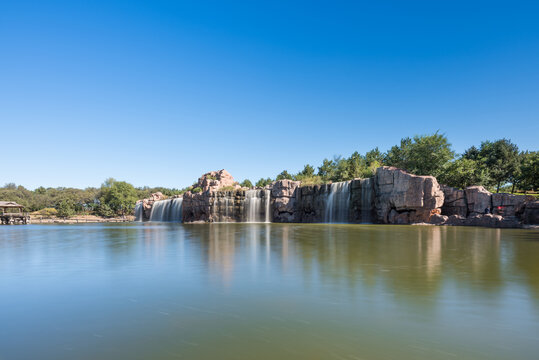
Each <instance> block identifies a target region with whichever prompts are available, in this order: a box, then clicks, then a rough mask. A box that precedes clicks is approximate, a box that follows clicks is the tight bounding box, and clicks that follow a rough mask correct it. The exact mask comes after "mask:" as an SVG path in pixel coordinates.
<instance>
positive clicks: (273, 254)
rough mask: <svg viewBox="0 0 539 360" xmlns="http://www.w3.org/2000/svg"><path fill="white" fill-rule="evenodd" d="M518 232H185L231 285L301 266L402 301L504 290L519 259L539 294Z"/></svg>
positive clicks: (333, 283)
mask: <svg viewBox="0 0 539 360" xmlns="http://www.w3.org/2000/svg"><path fill="white" fill-rule="evenodd" d="M142 231H143V232H144V236H143V239H144V243H145V244H149V243H153V245H152V246H156V244H165V243H166V237H165V238H162V237H163V236H165V235H164V234H166V233H167V231H170V229H166V228H164V229H161V232H159V231H158V229H147V230H146V229H144V230H142ZM516 233H518V230H516V231H515V230H500V229H485V228H472V227H470V228H463V227H436V226H379V225H365V226H358V225H326V224H324V225H316V224H315V225H313V224H301V225H286V224H271V225H269V224H211V225H183V226H182V234H185V238H186V239H190V241H189V242H188V244H189V249H188V252H189V253H190V254H192V255H194V254H200V256H201V259H200V260H201V261H202V264H203V266H204V267H206V268H207V269H208V271H209V272H210V275H211V276H212V277H213V278H214V279H220V281H222V282H223V283H224V284H225V285H230V283H231V282H232V280H233V276H234V272H235V271H240V268H239V267H238V266H242V268H241V271H242V273H241V275H240V274H238V275H240V276H246V274H250V275H252V276H253V277H256V274H257V273H256V272H257V271H260V270H261V269H266V272H267V273H268V274H270V275H271V276H274V277H279V276H283V275H286V274H287V273H288V274H291V273H294V272H298V271H299V272H300V273H301V280H302V281H303V282H304V285H306V286H310V285H314V286H317V285H318V283H319V284H321V285H323V286H330V287H331V288H332V289H334V290H335V291H343V290H346V291H353V292H355V291H357V290H362V291H369V289H371V290H374V289H383V290H384V291H386V292H387V294H389V295H390V296H395V297H399V298H403V297H406V296H413V297H417V296H424V297H425V298H427V297H431V296H432V295H435V294H440V295H443V293H441V289H442V288H443V286H444V285H449V284H452V286H453V287H454V289H455V290H456V291H458V292H459V293H461V294H462V295H463V296H464V295H466V296H474V294H476V293H479V294H480V295H481V296H484V292H489V293H491V294H492V295H496V294H497V293H499V292H500V291H502V290H503V282H504V275H505V276H507V274H505V273H504V269H507V266H505V267H504V263H505V264H506V265H507V264H509V265H511V264H513V263H514V265H512V266H511V267H510V268H511V269H515V270H516V271H518V272H522V273H524V276H525V277H526V279H528V282H529V284H530V285H531V287H532V288H533V289H534V291H535V296H538V297H539V265H538V264H539V261H535V259H534V258H535V257H536V254H537V252H538V251H539V250H535V252H534V251H530V249H531V246H532V245H536V246H538V247H539V243H530V242H517V241H512V240H513V238H514V236H513V235H514V234H516ZM524 234H526V236H527V234H529V233H526V232H524ZM109 236H110V238H111V239H113V240H112V243H113V244H115V245H113V246H116V247H119V248H122V247H124V246H130V245H129V240H126V237H127V239H132V237H133V234H132V233H130V232H128V233H126V234H124V235H122V234H121V233H119V232H118V233H114V232H111V234H110V235H109ZM122 238H123V240H121V239H122ZM163 239H164V240H163ZM502 240H504V241H502ZM122 241H124V242H125V241H127V243H125V244H122V243H121V242H122ZM147 246H149V245H147ZM162 246H164V245H162ZM197 249H198V250H197ZM243 266H245V270H244V268H243ZM244 272H245V273H244ZM294 275H295V274H294ZM505 280H507V278H505ZM255 281H256V279H255Z"/></svg>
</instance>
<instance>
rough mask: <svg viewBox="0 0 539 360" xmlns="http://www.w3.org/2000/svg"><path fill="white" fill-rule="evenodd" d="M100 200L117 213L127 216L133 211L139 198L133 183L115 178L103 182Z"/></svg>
mask: <svg viewBox="0 0 539 360" xmlns="http://www.w3.org/2000/svg"><path fill="white" fill-rule="evenodd" d="M99 200H100V202H101V204H104V205H107V206H108V207H110V209H111V210H112V211H113V212H114V213H115V214H118V215H122V216H125V215H126V214H128V213H131V212H133V210H134V208H135V203H136V201H137V200H138V199H137V192H136V190H135V188H134V187H133V185H131V184H129V183H126V182H125V181H115V180H113V181H110V182H105V183H104V184H103V187H102V188H101V197H100V199H99Z"/></svg>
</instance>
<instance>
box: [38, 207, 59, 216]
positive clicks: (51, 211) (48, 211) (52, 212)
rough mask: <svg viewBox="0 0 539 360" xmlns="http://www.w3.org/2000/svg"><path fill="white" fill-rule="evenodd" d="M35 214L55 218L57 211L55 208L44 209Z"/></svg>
mask: <svg viewBox="0 0 539 360" xmlns="http://www.w3.org/2000/svg"><path fill="white" fill-rule="evenodd" d="M35 214H37V215H42V216H56V215H57V214H58V210H56V209H55V208H44V209H41V210H39V211H36V212H35Z"/></svg>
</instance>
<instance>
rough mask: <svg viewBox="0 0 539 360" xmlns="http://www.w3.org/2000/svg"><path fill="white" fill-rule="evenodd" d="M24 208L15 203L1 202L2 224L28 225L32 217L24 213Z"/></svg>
mask: <svg viewBox="0 0 539 360" xmlns="http://www.w3.org/2000/svg"><path fill="white" fill-rule="evenodd" d="M23 209H24V206H22V205H19V204H17V203H16V202H14V201H0V224H1V225H14V224H28V223H29V222H30V216H29V215H28V213H25V212H23Z"/></svg>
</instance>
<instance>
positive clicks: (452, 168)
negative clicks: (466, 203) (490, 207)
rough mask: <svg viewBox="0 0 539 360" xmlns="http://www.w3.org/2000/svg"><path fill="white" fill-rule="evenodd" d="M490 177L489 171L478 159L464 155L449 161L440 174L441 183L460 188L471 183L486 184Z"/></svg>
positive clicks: (439, 180)
mask: <svg viewBox="0 0 539 360" xmlns="http://www.w3.org/2000/svg"><path fill="white" fill-rule="evenodd" d="M488 179H489V177H488V172H487V171H486V170H485V169H484V168H482V167H481V166H480V165H479V164H478V163H477V161H475V160H471V159H467V158H464V157H463V158H460V159H457V160H455V161H452V162H450V163H448V164H447V165H446V167H445V170H444V171H443V172H442V173H441V174H440V175H439V176H438V182H439V183H441V184H445V185H449V186H452V187H456V188H460V189H465V188H466V187H468V186H471V185H485V184H487V183H488Z"/></svg>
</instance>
